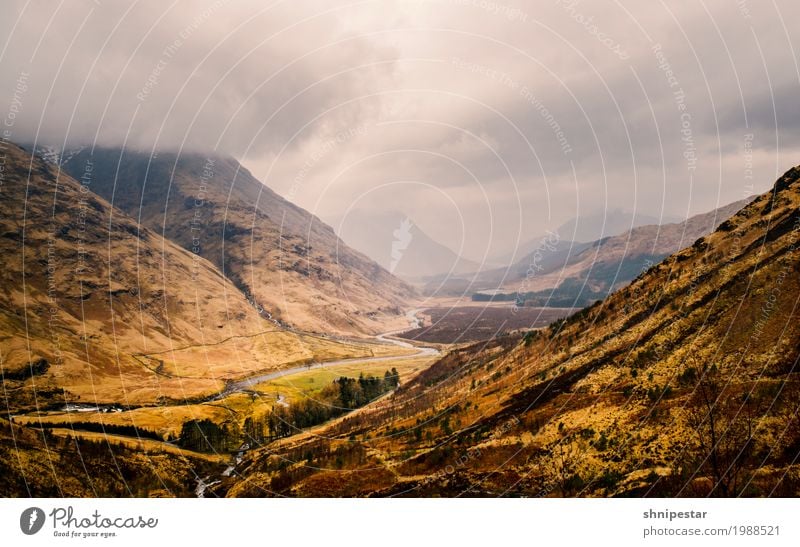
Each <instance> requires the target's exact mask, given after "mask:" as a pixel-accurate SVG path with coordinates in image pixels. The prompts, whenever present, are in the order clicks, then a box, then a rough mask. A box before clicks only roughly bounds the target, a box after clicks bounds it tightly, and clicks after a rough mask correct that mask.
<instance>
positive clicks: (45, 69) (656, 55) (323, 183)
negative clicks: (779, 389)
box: [0, 0, 800, 259]
mask: <svg viewBox="0 0 800 547" xmlns="http://www.w3.org/2000/svg"><path fill="white" fill-rule="evenodd" d="M671 4H673V5H670V6H667V5H661V4H659V5H652V4H651V3H631V2H626V3H609V4H604V5H603V6H602V7H600V6H599V5H597V4H595V3H589V2H580V1H574V0H553V1H552V2H544V3H539V4H538V5H537V6H536V9H535V10H534V9H533V8H532V6H531V5H530V3H523V2H519V3H515V2H504V1H500V0H498V1H495V2H473V1H471V0H469V1H468V0H464V1H460V0H431V1H421V0H405V1H403V0H398V1H394V2H386V1H379V2H378V1H376V2H360V3H356V4H353V5H337V4H335V3H334V4H331V3H330V2H324V1H322V0H319V1H305V0H300V1H298V2H278V3H274V4H272V5H270V6H266V7H265V6H264V5H262V3H260V2H251V3H242V2H233V1H225V0H206V1H204V2H194V3H191V4H173V5H165V4H164V3H163V2H155V1H151V0H148V1H144V2H139V3H136V4H134V5H133V7H130V6H127V5H122V4H119V3H114V2H93V1H86V2H70V3H63V4H61V5H60V6H55V5H52V4H45V3H41V4H39V3H35V4H34V3H27V2H22V1H10V2H4V3H3V5H2V7H0V28H2V36H4V37H7V42H6V43H5V45H4V48H3V49H2V57H0V69H1V70H2V74H3V79H2V81H0V98H1V99H2V101H3V104H2V105H0V106H2V108H3V112H2V114H3V117H4V120H5V122H6V126H5V127H4V129H5V130H6V135H7V137H8V138H11V139H12V140H17V141H21V142H30V141H33V140H38V141H40V142H45V143H48V144H55V145H62V144H66V145H71V144H87V143H88V144H91V143H94V142H96V143H99V144H102V145H112V146H119V145H122V144H127V145H128V146H133V147H137V148H145V149H151V148H158V149H190V150H210V149H216V150H217V151H220V152H223V153H229V154H232V155H235V156H236V157H238V158H240V159H241V160H243V161H244V163H245V165H247V166H248V167H250V168H251V169H252V170H253V171H254V172H255V174H256V175H258V176H259V177H260V178H262V179H263V180H264V181H265V182H266V183H267V184H268V185H269V186H271V187H272V188H274V189H275V190H276V191H278V192H280V193H282V194H283V195H287V196H289V197H290V198H291V199H293V200H294V201H296V202H297V203H299V204H300V205H301V206H303V207H306V208H308V209H310V210H312V211H314V212H316V213H318V214H319V215H320V216H322V217H323V218H324V219H327V220H335V219H339V218H340V216H341V214H342V213H343V211H345V210H347V208H348V207H350V206H351V205H352V204H353V203H354V202H357V203H358V206H359V207H364V208H377V209H381V208H386V209H387V210H388V209H392V210H395V209H401V210H403V211H404V212H405V213H406V214H408V215H409V216H410V217H411V219H412V220H413V221H414V222H415V223H416V224H417V225H419V226H420V227H421V228H422V229H423V230H424V231H425V232H426V233H428V234H429V235H431V236H433V237H434V238H435V239H438V240H439V241H441V242H442V243H445V244H448V245H450V246H451V247H457V246H458V245H460V242H461V241H467V242H468V247H467V248H466V250H465V253H466V254H467V255H468V256H469V257H470V258H473V259H480V258H482V257H483V256H484V255H485V254H486V252H487V251H489V252H490V254H491V253H492V252H496V253H501V252H504V251H507V250H508V248H509V247H513V245H514V244H515V242H516V241H517V240H522V241H525V240H529V239H534V238H535V237H537V236H538V235H539V234H540V233H542V232H543V231H544V230H545V229H548V228H550V229H552V228H555V227H556V226H558V225H560V224H561V223H562V222H564V221H565V220H567V219H569V218H571V217H573V216H576V215H580V214H588V213H592V212H595V211H597V210H598V209H602V208H603V207H606V206H609V207H611V206H613V207H614V208H625V209H631V210H632V209H637V210H643V211H644V212H645V213H646V214H650V215H656V216H658V215H660V214H666V215H667V216H685V215H687V214H693V213H697V212H702V211H705V210H709V209H711V208H714V207H716V206H718V205H722V204H725V203H727V202H730V201H733V200H735V199H740V198H741V197H743V194H745V193H746V192H748V191H763V190H765V189H766V188H767V187H768V185H769V184H770V182H771V180H773V179H774V177H775V175H776V174H778V173H781V172H782V171H783V170H785V169H786V168H788V167H789V166H791V165H793V164H797V163H800V159H799V158H800V153H798V152H800V141H799V140H798V139H799V137H800V116H798V110H797V108H796V105H795V103H796V101H795V100H794V99H795V97H797V96H798V92H800V71H798V62H797V55H796V46H797V40H798V38H797V36H796V35H792V34H791V33H790V32H789V31H790V30H791V28H792V25H791V22H793V21H796V20H797V19H798V16H800V8H799V7H798V6H797V5H796V3H794V2H791V1H790V0H780V1H777V2H775V3H774V5H770V6H761V5H759V9H758V10H755V9H751V8H753V6H750V3H748V2H738V3H731V2H726V1H722V0H715V1H711V2H705V4H701V5H698V4H696V3H693V2H683V3H671ZM784 29H788V30H787V31H784ZM20 81H22V83H20ZM748 189H749V190H748ZM461 219H466V222H465V223H464V224H463V225H462V222H461ZM462 226H463V227H462Z"/></svg>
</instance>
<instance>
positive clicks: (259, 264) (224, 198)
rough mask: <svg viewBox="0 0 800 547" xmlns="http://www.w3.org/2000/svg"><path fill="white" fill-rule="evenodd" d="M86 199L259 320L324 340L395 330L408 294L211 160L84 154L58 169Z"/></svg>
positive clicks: (327, 231)
mask: <svg viewBox="0 0 800 547" xmlns="http://www.w3.org/2000/svg"><path fill="white" fill-rule="evenodd" d="M87 162H91V163H92V165H93V169H94V170H95V172H96V173H97V180H98V182H97V183H95V184H93V185H92V191H94V192H96V193H98V194H99V195H101V196H103V197H105V198H106V199H108V200H109V201H110V202H111V203H113V205H114V206H115V207H118V208H120V209H122V210H123V211H125V212H126V213H128V214H129V215H130V216H132V217H133V218H136V219H138V220H139V221H140V222H141V224H142V225H144V226H147V227H148V228H150V229H152V230H153V231H155V232H157V233H159V234H162V235H163V236H164V237H165V238H167V239H169V240H170V241H173V242H175V243H177V244H178V245H180V246H181V247H183V248H184V249H187V250H190V251H193V252H196V253H198V254H199V255H200V256H202V257H204V258H206V259H208V260H209V261H210V262H211V263H213V264H214V265H216V266H217V268H218V269H219V270H220V271H222V272H223V273H224V275H225V276H226V277H227V278H228V279H230V280H231V281H232V282H233V283H234V284H235V285H236V286H237V287H238V288H239V289H240V290H241V291H242V292H243V293H245V294H246V295H247V296H248V298H249V299H251V300H252V301H253V302H254V303H255V304H256V305H257V306H259V307H260V308H261V309H262V310H263V315H264V316H265V317H269V318H272V319H275V320H277V321H280V322H282V323H285V324H289V325H291V326H294V327H297V328H300V329H304V330H309V331H320V332H325V333H344V334H354V333H355V334H363V333H374V332H378V331H382V330H387V329H386V322H387V321H388V322H392V321H394V322H395V323H397V324H399V325H402V315H401V307H402V306H403V305H404V303H405V302H406V300H407V299H408V298H409V297H411V296H413V291H412V289H411V288H410V287H408V286H407V285H405V284H404V283H403V282H402V281H400V280H399V279H397V278H395V277H393V276H392V275H391V274H389V272H387V271H386V270H384V269H383V268H381V267H380V266H379V265H377V264H376V263H374V262H372V261H371V260H369V259H368V258H366V257H365V256H363V255H361V254H360V253H357V252H355V251H353V250H352V249H350V248H349V247H347V246H346V245H345V244H344V243H342V241H341V240H340V239H339V238H338V237H336V234H335V233H334V232H333V230H332V229H331V228H330V227H329V226H327V225H325V224H323V223H322V222H321V221H320V220H319V219H317V218H316V217H314V216H313V215H311V214H309V213H308V212H306V211H304V210H303V209H301V208H299V207H297V206H295V205H293V204H291V203H289V202H288V201H286V200H284V199H283V198H281V197H280V196H278V195H277V194H275V193H274V192H273V191H272V190H270V189H269V188H267V187H266V186H265V185H263V184H261V182H259V181H258V180H256V179H255V178H254V177H253V176H252V175H251V174H250V173H249V172H248V171H247V170H246V169H245V168H243V167H242V166H241V165H240V164H239V163H238V162H237V161H236V160H234V159H233V158H230V157H220V156H216V155H211V156H208V157H206V156H201V155H196V154H181V155H180V156H179V157H178V156H176V155H175V154H169V153H161V154H159V155H157V156H153V157H151V156H150V155H149V154H146V153H140V152H135V151H130V150H125V151H124V153H123V151H121V150H118V149H95V150H94V152H92V151H91V150H90V149H84V150H81V151H79V152H77V153H73V154H71V155H70V157H69V158H66V159H63V160H62V163H61V166H62V168H63V169H64V170H66V171H67V172H69V173H70V174H72V175H73V176H75V177H77V178H80V176H81V175H82V173H83V170H84V168H85V165H86V164H87Z"/></svg>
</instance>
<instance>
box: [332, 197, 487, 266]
mask: <svg viewBox="0 0 800 547" xmlns="http://www.w3.org/2000/svg"><path fill="white" fill-rule="evenodd" d="M338 224H339V237H341V238H342V239H343V240H344V241H345V242H347V244H348V245H350V246H351V247H353V248H354V249H356V250H358V251H361V252H362V253H364V254H365V255H367V256H369V257H371V258H372V259H373V260H375V261H376V262H377V263H378V264H380V265H381V266H383V267H384V268H386V269H387V270H389V271H390V272H392V273H394V274H395V275H397V276H400V277H402V278H403V279H406V280H409V281H420V280H424V279H425V278H430V277H434V276H439V275H444V276H447V275H448V274H449V275H453V274H462V273H467V272H473V271H476V270H478V269H479V264H478V263H477V262H473V261H471V260H467V259H465V258H463V257H461V256H459V255H458V254H456V253H455V252H453V251H452V250H451V249H449V248H448V247H446V246H445V245H442V244H441V243H438V242H437V241H435V240H434V239H432V238H431V237H430V236H428V234H426V233H425V232H424V231H423V230H422V229H421V228H420V227H419V226H418V225H417V224H416V223H415V222H414V221H413V220H412V219H411V218H410V217H409V216H408V215H405V214H403V213H401V212H399V211H387V212H370V211H365V210H355V211H352V212H350V213H348V215H347V216H346V217H345V218H344V219H342V220H341V221H340V222H339V223H338Z"/></svg>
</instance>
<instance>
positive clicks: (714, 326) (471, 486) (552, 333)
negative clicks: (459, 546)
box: [220, 168, 800, 496]
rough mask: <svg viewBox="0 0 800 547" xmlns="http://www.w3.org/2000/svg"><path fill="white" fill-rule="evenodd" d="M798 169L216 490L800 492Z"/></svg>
mask: <svg viewBox="0 0 800 547" xmlns="http://www.w3.org/2000/svg"><path fill="white" fill-rule="evenodd" d="M799 240H800V168H795V169H792V170H790V171H789V172H787V173H786V174H785V175H784V176H783V177H781V178H780V179H779V180H778V181H777V183H776V184H775V187H774V189H773V191H771V192H769V193H767V194H764V195H762V196H760V197H758V198H757V199H755V200H754V201H753V202H752V203H750V204H749V205H748V206H746V207H745V208H744V209H742V210H741V211H739V212H738V213H737V214H736V215H734V216H733V217H732V218H730V219H729V220H727V221H725V222H723V223H722V224H721V225H720V226H719V227H718V228H717V230H716V231H715V232H714V233H712V234H710V235H709V236H708V237H704V238H700V239H698V240H697V241H696V242H695V243H694V244H693V245H692V246H691V247H689V248H687V249H684V250H682V251H680V252H678V253H676V254H673V255H671V256H670V257H669V258H668V259H666V260H664V261H663V262H661V263H659V264H657V265H654V266H652V267H650V268H649V269H648V270H647V271H646V272H642V273H641V274H640V275H639V276H638V277H637V279H636V280H635V281H634V282H633V283H632V284H631V285H629V286H627V287H625V288H623V289H622V290H620V291H619V292H617V293H615V294H613V295H612V296H610V297H609V298H607V299H606V300H604V301H602V302H598V303H597V304H595V305H593V306H592V307H590V308H588V309H585V310H583V311H581V312H579V313H576V314H575V315H573V316H571V317H570V318H568V319H566V320H562V321H557V322H556V323H554V324H552V325H551V326H550V327H549V328H548V329H545V330H541V331H531V332H530V333H528V334H527V335H525V336H524V337H505V338H500V339H496V340H494V341H491V342H489V343H486V344H479V345H475V346H471V347H466V348H461V349H459V350H458V351H456V352H453V353H451V354H450V355H448V356H446V357H445V358H443V359H441V360H440V361H439V362H438V363H436V364H435V365H433V366H432V367H430V368H429V369H428V370H426V371H425V372H423V373H422V374H420V376H418V377H417V378H416V379H415V380H414V381H412V382H409V383H408V384H406V385H402V386H401V388H400V389H399V390H398V392H397V393H395V394H394V395H393V396H392V397H390V398H388V399H385V400H382V401H380V402H379V403H378V404H376V405H372V406H370V407H368V408H366V409H364V410H363V411H362V412H360V413H354V414H353V415H351V416H348V417H347V418H345V419H343V420H341V421H339V422H337V423H335V424H333V425H331V426H329V427H328V428H326V429H324V430H321V431H315V432H314V434H311V433H301V434H299V435H296V436H293V437H289V438H287V439H283V440H280V441H277V442H273V443H272V444H271V445H269V447H268V448H267V449H265V450H262V451H259V452H257V453H254V454H252V455H251V456H250V457H248V458H247V460H246V461H245V463H244V465H243V466H242V467H241V469H240V471H241V474H242V479H241V480H237V481H230V482H228V483H227V484H223V485H222V486H221V487H220V491H221V492H227V494H228V495H274V494H278V495H283V494H292V495H353V496H358V495H412V496H430V495H449V496H454V495H492V496H495V495H526V496H552V495H557V496H573V495H582V496H585V495H598V496H631V495H635V496H648V495H670V496H671V495H692V496H706V495H717V496H738V495H747V496H749V495H791V496H797V495H798V494H800V465H798V459H800V416H798V412H797V410H798V406H797V405H798V400H800V399H798V397H800V376H798V372H797V371H798V368H797V367H798V358H800V321H798V319H799V318H800V309H799V308H798V304H800V276H799V275H798V272H800V254H799V251H798V248H797V245H798V241H799Z"/></svg>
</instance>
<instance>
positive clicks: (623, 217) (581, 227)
mask: <svg viewBox="0 0 800 547" xmlns="http://www.w3.org/2000/svg"><path fill="white" fill-rule="evenodd" d="M678 220H679V219H677V218H675V217H670V216H666V217H655V216H652V215H646V214H644V213H642V212H641V211H625V210H622V209H610V210H608V211H597V212H594V213H591V214H588V215H582V216H578V217H575V218H573V219H571V220H568V221H567V222H565V223H564V224H562V225H561V226H559V227H558V230H557V232H558V233H559V234H560V235H561V237H563V238H564V239H569V240H572V241H581V242H589V241H596V240H598V239H603V238H605V237H609V236H614V235H618V234H622V233H625V232H628V231H630V230H632V229H634V228H637V227H639V226H646V225H652V224H669V223H674V222H676V221H678Z"/></svg>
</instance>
